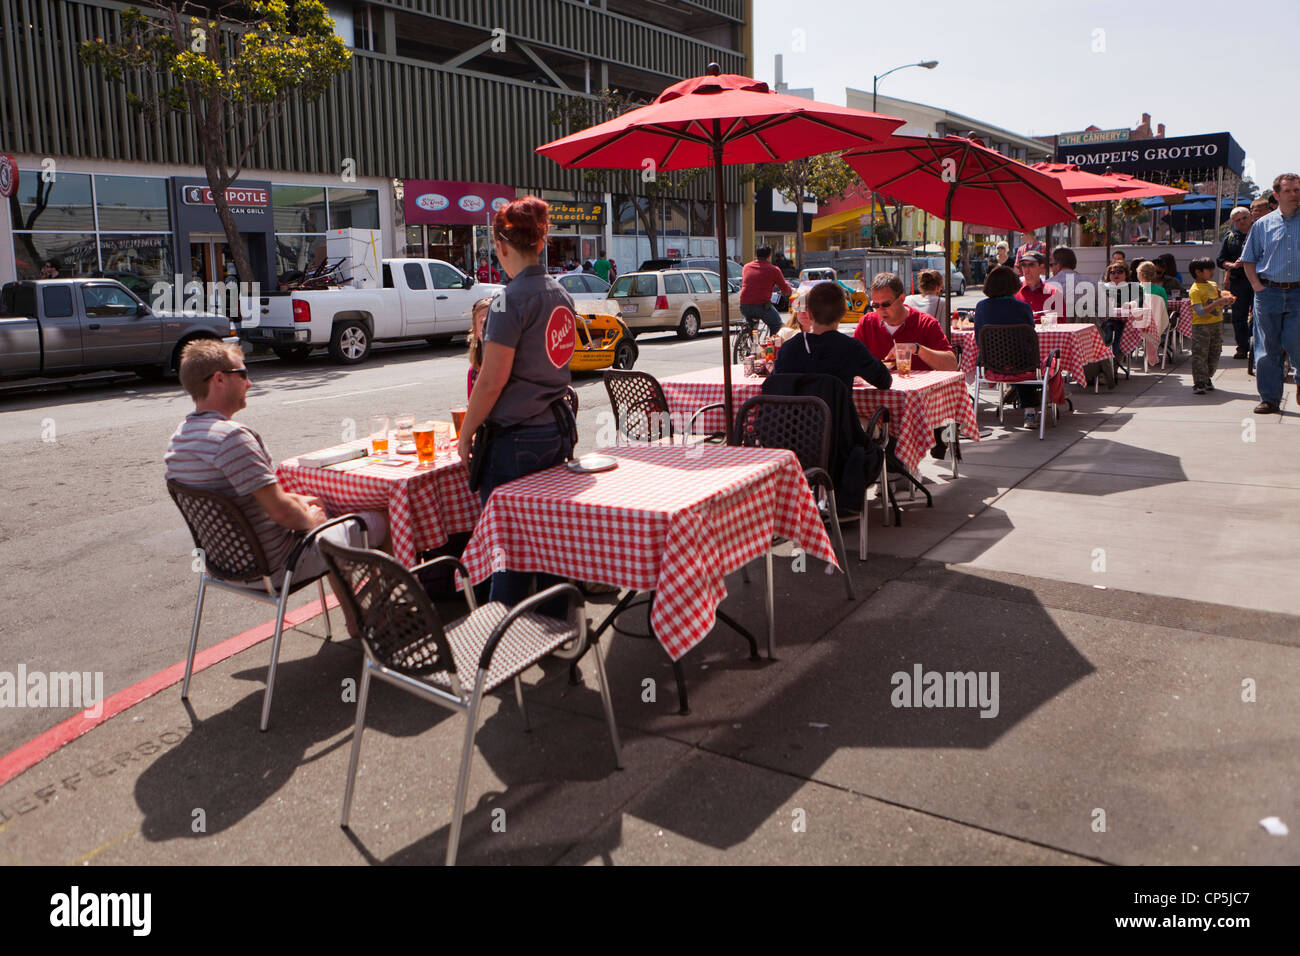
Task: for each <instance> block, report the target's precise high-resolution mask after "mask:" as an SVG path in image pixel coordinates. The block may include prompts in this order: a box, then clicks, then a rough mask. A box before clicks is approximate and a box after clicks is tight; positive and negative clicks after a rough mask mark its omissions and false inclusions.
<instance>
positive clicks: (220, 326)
mask: <svg viewBox="0 0 1300 956" xmlns="http://www.w3.org/2000/svg"><path fill="white" fill-rule="evenodd" d="M237 331H238V329H237V325H236V323H235V321H234V320H232V319H230V318H228V317H226V316H222V315H215V314H210V313H201V314H194V315H188V314H185V313H183V312H180V313H177V312H163V311H156V310H154V309H152V308H150V307H149V306H147V305H145V304H144V302H142V301H141V300H140V299H139V298H137V297H136V296H135V295H134V294H133V293H132V292H131V291H130V290H129V289H127V288H126V287H125V286H124V285H122V283H120V282H117V281H115V280H113V279H24V280H22V281H19V282H8V283H6V284H5V286H4V288H3V289H0V379H12V378H29V377H55V376H61V375H79V374H81V373H82V372H95V371H106V370H110V369H111V370H120V371H130V372H137V373H139V374H140V376H141V377H143V378H161V377H162V376H163V375H165V374H167V373H169V372H174V371H175V370H176V366H177V364H178V363H179V361H180V354H181V349H183V348H185V346H186V345H188V344H189V343H190V342H192V341H194V340H195V339H220V340H221V341H223V342H228V343H231V344H235V343H238V342H239V338H238V336H237V334H236V333H237Z"/></svg>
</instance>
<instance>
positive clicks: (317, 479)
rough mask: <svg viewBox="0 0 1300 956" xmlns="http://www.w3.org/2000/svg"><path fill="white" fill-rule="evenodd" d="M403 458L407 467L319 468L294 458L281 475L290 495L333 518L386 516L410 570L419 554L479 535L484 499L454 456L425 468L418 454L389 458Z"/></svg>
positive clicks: (359, 463) (366, 462)
mask: <svg viewBox="0 0 1300 956" xmlns="http://www.w3.org/2000/svg"><path fill="white" fill-rule="evenodd" d="M337 447H340V448H341V447H345V446H337ZM327 450H333V449H327ZM398 459H400V460H402V464H400V465H384V464H379V463H378V462H376V461H375V460H374V459H373V458H367V459H361V460H357V459H353V460H352V461H349V462H343V463H341V464H339V465H330V466H327V467H324V468H315V467H309V466H306V465H300V464H299V463H298V459H297V458H290V459H288V460H287V461H284V462H282V463H281V464H280V466H279V467H278V468H277V469H276V476H277V477H278V478H279V480H280V484H281V486H282V487H283V488H284V490H285V491H290V492H296V493H297V494H304V495H315V496H316V497H318V498H320V499H321V500H322V501H324V502H325V503H326V505H327V506H328V507H327V510H328V511H329V512H330V513H331V514H343V513H346V512H349V511H361V510H380V509H382V510H384V511H387V512H388V533H389V538H390V541H391V545H392V552H393V557H395V558H396V559H397V560H398V561H400V562H402V564H404V565H406V566H407V567H411V566H413V565H414V564H415V563H416V555H417V554H419V552H421V551H429V550H432V549H434V548H438V547H440V546H442V545H444V544H446V543H447V539H448V538H449V537H450V536H451V535H453V534H457V533H460V532H468V531H473V530H474V524H475V522H476V521H477V520H478V516H479V510H480V508H479V497H478V495H477V494H475V493H474V492H472V491H470V489H469V472H468V470H467V469H466V468H465V465H464V463H463V462H461V460H460V459H459V458H458V457H456V456H455V455H453V456H451V457H450V458H448V459H445V460H439V461H437V462H435V463H434V464H432V465H424V466H422V465H419V464H417V462H416V458H415V456H414V455H397V454H393V455H390V456H388V460H390V461H395V460H398Z"/></svg>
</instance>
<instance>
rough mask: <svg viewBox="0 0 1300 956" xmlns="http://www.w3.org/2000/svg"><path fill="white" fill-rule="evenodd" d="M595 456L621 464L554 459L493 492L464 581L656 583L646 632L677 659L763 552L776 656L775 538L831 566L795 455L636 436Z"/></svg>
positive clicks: (469, 549) (636, 586)
mask: <svg viewBox="0 0 1300 956" xmlns="http://www.w3.org/2000/svg"><path fill="white" fill-rule="evenodd" d="M601 453H602V454H607V455H610V456H612V457H613V458H614V459H615V460H616V461H617V467H615V468H613V469H612V470H609V471H601V472H594V473H581V472H575V471H572V470H570V469H569V468H568V467H567V466H566V465H556V466H555V467H553V468H547V469H545V470H543V471H539V472H536V473H534V474H531V475H527V476H525V477H523V478H519V479H516V480H515V481H512V482H510V483H508V484H505V485H502V486H500V487H498V488H497V489H496V490H495V491H493V493H492V497H491V498H490V499H488V503H487V505H486V507H485V508H484V509H483V514H482V516H481V517H480V519H479V522H478V527H477V528H476V529H475V531H474V535H473V537H471V538H470V541H469V544H468V545H466V547H465V553H464V555H463V556H462V558H461V560H462V562H463V563H464V564H465V566H466V568H467V570H468V571H469V575H470V578H471V580H473V581H480V580H482V579H483V578H486V577H487V576H488V575H489V574H490V573H491V572H493V571H495V570H511V571H521V572H531V573H546V574H553V575H557V576H560V577H567V578H574V579H577V580H580V581H588V582H597V583H600V584H606V585H612V586H614V587H616V588H620V589H624V588H626V589H631V593H632V594H635V593H636V592H642V591H652V592H654V599H653V603H652V606H651V611H650V627H651V631H652V634H653V636H654V638H655V639H656V640H658V642H659V644H660V645H661V646H662V647H663V649H664V651H666V652H667V654H668V656H669V658H670V659H671V660H672V661H673V662H674V665H676V662H677V661H679V660H680V659H681V657H682V656H683V655H684V654H686V653H687V651H689V650H690V649H691V648H693V647H694V646H695V645H696V644H698V643H699V642H700V641H701V640H703V638H704V637H705V635H707V634H708V633H709V631H710V630H712V628H713V625H714V621H715V619H716V617H717V616H718V615H719V614H720V612H719V610H718V605H719V604H721V603H722V601H723V599H724V598H725V597H726V596H727V585H726V576H727V575H728V574H730V573H732V572H734V571H736V570H738V569H740V568H742V567H744V566H745V565H746V564H748V563H749V562H750V561H752V560H753V559H754V558H757V557H759V556H760V555H766V556H767V618H768V653H769V654H771V653H772V648H773V645H774V643H775V617H774V613H773V611H774V608H773V595H772V553H771V546H772V538H773V536H774V535H775V536H778V537H781V538H785V539H788V540H790V541H793V542H795V543H796V544H797V545H798V546H799V547H801V548H802V549H803V550H804V552H805V553H806V554H807V555H810V556H812V557H815V558H818V559H820V560H822V561H825V562H827V563H828V564H831V565H834V566H835V567H837V568H838V567H839V564H838V562H837V561H836V560H835V553H834V551H833V550H832V548H831V543H830V539H829V537H828V536H827V534H826V529H825V526H824V525H823V524H822V519H821V515H820V513H819V512H818V509H817V505H816V503H815V502H814V500H813V495H812V491H811V489H810V488H809V486H808V482H807V481H806V480H805V478H804V474H803V469H802V468H801V467H800V466H799V460H798V458H796V457H795V454H794V453H793V452H790V451H786V450H784V449H774V448H738V447H733V446H724V445H704V444H679V445H665V444H644V445H642V444H635V445H620V446H617V447H613V448H603V449H601ZM629 596H630V595H629ZM602 629H603V628H602ZM678 674H679V686H680V671H678Z"/></svg>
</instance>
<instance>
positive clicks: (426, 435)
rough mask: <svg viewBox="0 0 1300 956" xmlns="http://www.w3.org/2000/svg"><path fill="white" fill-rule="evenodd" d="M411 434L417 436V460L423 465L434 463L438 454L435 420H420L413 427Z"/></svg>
mask: <svg viewBox="0 0 1300 956" xmlns="http://www.w3.org/2000/svg"><path fill="white" fill-rule="evenodd" d="M411 434H412V435H413V436H414V437H415V455H416V460H417V461H418V462H419V463H420V464H421V465H431V464H433V461H434V459H435V458H437V456H438V449H437V444H436V440H435V438H434V424H433V422H420V424H418V425H415V426H413V427H412V428H411Z"/></svg>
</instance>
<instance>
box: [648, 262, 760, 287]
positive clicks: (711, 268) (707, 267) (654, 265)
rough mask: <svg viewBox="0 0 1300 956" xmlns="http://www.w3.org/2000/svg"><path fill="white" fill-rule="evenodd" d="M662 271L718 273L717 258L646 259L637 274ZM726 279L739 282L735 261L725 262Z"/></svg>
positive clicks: (738, 264) (738, 266)
mask: <svg viewBox="0 0 1300 956" xmlns="http://www.w3.org/2000/svg"><path fill="white" fill-rule="evenodd" d="M663 269H699V270H701V271H703V272H712V273H713V274H714V275H717V273H718V257H717V256H695V257H692V258H690V259H647V260H646V261H645V262H643V263H641V268H640V269H639V270H637V271H638V272H658V271H661V270H663ZM727 278H729V279H735V280H736V281H737V282H739V281H740V263H739V262H737V261H736V260H735V259H728V260H727Z"/></svg>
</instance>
